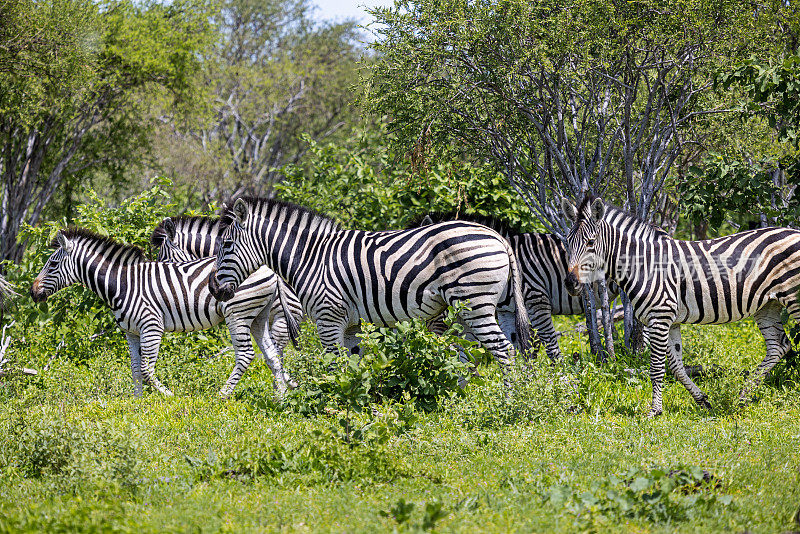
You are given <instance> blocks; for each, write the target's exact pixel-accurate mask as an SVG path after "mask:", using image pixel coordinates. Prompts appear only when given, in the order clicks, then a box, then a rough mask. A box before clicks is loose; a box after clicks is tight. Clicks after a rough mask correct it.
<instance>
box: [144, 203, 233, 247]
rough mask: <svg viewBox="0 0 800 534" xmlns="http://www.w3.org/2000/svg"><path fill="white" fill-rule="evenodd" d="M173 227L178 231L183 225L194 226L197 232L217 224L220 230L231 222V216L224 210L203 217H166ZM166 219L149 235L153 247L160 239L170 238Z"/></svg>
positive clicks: (204, 230) (206, 230)
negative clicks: (217, 213) (218, 214)
mask: <svg viewBox="0 0 800 534" xmlns="http://www.w3.org/2000/svg"><path fill="white" fill-rule="evenodd" d="M168 219H170V220H171V221H172V224H173V225H174V227H175V232H176V233H180V232H181V229H182V228H184V227H194V228H196V229H197V230H196V231H198V232H208V233H210V232H211V230H212V228H214V226H216V225H217V224H218V225H219V228H220V230H222V229H223V228H224V227H226V226H228V225H230V223H231V222H232V219H231V216H230V215H229V214H228V213H227V211H226V212H223V214H222V215H221V216H219V217H204V216H201V215H178V216H176V217H168ZM166 225H167V219H164V220H163V221H161V222H160V223H158V226H156V227H155V229H154V230H153V233H152V234H151V235H150V244H151V245H152V246H154V247H158V246H161V240H163V239H165V238H166V239H171V236H170V235H169V232H168V230H167V229H166Z"/></svg>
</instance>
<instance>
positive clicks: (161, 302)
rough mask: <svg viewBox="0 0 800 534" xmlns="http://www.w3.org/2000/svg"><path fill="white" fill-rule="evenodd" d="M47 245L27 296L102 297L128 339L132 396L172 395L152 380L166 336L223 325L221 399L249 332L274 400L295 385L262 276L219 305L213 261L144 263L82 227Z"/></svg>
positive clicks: (239, 367)
mask: <svg viewBox="0 0 800 534" xmlns="http://www.w3.org/2000/svg"><path fill="white" fill-rule="evenodd" d="M51 246H52V247H53V248H54V249H55V250H54V251H53V253H52V254H51V255H50V257H49V258H48V259H47V261H46V262H45V265H44V267H43V268H42V270H41V272H40V273H39V275H38V276H37V277H36V279H35V280H34V282H33V285H32V286H31V297H32V298H33V300H34V301H35V302H42V301H44V300H46V299H47V298H48V297H49V296H50V295H52V294H54V293H56V292H57V291H60V290H61V289H64V288H65V287H67V286H69V285H71V284H74V283H78V282H80V283H83V284H84V285H86V286H87V287H88V288H89V289H90V290H91V291H93V292H94V293H95V294H96V295H97V296H98V297H100V299H101V300H102V301H103V302H104V303H105V304H106V305H108V306H109V307H110V308H111V310H112V312H113V313H114V318H115V319H116V322H117V325H118V326H119V327H120V329H121V330H122V331H123V332H124V333H125V335H126V337H127V340H128V348H129V349H130V354H131V372H132V375H133V382H134V394H135V395H136V396H139V395H141V394H142V383H143V382H144V383H146V384H150V385H152V386H153V387H154V388H155V389H156V390H158V391H159V392H161V393H162V394H164V395H168V396H171V395H172V392H171V391H170V390H169V389H167V388H166V387H165V386H164V385H163V384H162V383H161V382H160V381H159V380H158V378H157V377H156V374H155V365H156V360H157V358H158V350H159V346H160V344H161V338H162V336H163V334H164V332H165V331H167V332H191V331H196V330H205V329H207V328H211V327H213V326H216V325H218V324H219V323H221V322H222V321H223V320H224V321H225V322H226V323H227V325H228V328H229V330H230V333H231V340H232V341H233V347H234V351H235V353H236V364H235V366H234V369H233V371H232V372H231V375H230V377H229V378H228V380H227V382H226V383H225V385H224V386H223V387H222V389H221V390H220V395H221V396H222V397H227V396H228V395H230V394H231V393H232V392H233V389H234V387H235V386H236V384H237V383H238V382H239V379H240V378H241V376H242V374H243V373H244V372H245V371H246V370H247V367H248V366H249V365H250V362H251V361H252V359H253V357H254V356H255V352H254V350H253V345H252V343H251V342H250V335H251V333H252V335H253V337H254V338H255V340H256V344H257V345H258V346H259V348H260V349H261V351H262V352H263V353H264V354H269V358H268V360H267V361H268V363H269V364H270V367H271V369H272V373H273V375H274V378H275V387H276V389H277V390H278V394H279V395H281V396H283V394H284V392H285V391H286V386H287V384H288V385H293V381H292V379H291V376H289V374H288V373H287V372H286V371H285V370H284V369H283V365H282V363H281V360H280V357H279V355H278V353H277V351H276V350H275V347H274V346H273V344H272V340H271V339H270V336H269V335H268V330H267V327H266V319H267V313H268V311H269V309H270V307H271V304H272V301H273V300H274V298H275V291H274V289H272V290H270V288H271V286H270V285H269V283H268V282H265V280H264V279H263V278H261V274H260V273H254V274H253V276H250V277H249V278H247V280H245V281H244V283H243V284H242V285H241V287H240V288H239V290H238V291H237V293H236V295H235V296H234V297H233V298H232V299H230V300H228V301H227V302H224V303H223V302H218V301H217V300H216V299H215V298H214V297H213V296H212V295H211V292H210V291H209V288H208V277H209V275H210V274H211V272H212V271H213V270H214V268H215V265H214V264H215V262H216V260H215V258H203V259H199V260H194V261H190V262H181V263H166V262H157V261H155V262H154V261H148V260H147V258H145V256H144V252H143V251H142V249H141V248H139V247H136V246H132V245H124V244H122V243H119V242H117V241H114V240H113V239H111V238H109V237H105V236H101V235H99V234H96V233H94V232H91V231H89V230H86V229H83V228H67V229H63V230H60V231H59V232H58V234H57V235H56V237H55V239H54V240H53V242H52V244H51ZM272 285H274V282H273V284H272Z"/></svg>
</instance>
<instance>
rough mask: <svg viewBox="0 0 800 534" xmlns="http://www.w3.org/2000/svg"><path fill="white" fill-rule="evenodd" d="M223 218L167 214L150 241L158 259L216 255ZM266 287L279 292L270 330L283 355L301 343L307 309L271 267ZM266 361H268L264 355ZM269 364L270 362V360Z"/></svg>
mask: <svg viewBox="0 0 800 534" xmlns="http://www.w3.org/2000/svg"><path fill="white" fill-rule="evenodd" d="M219 228H220V219H219V218H211V217H174V218H173V217H167V218H165V219H164V220H162V221H161V222H160V223H159V224H158V226H156V228H155V229H154V230H153V233H152V235H151V236H150V244H151V246H153V247H154V248H156V249H157V250H158V256H157V258H156V259H157V260H158V261H171V262H181V261H191V260H196V259H200V258H208V257H212V256H215V255H216V253H217V238H218V237H219ZM259 276H260V279H262V280H263V281H264V284H265V287H268V288H270V289H271V290H274V291H276V292H277V295H276V296H275V299H274V302H273V304H272V307H271V308H270V311H269V317H268V324H269V330H268V331H267V332H265V335H266V334H269V335H270V336H271V337H272V340H273V342H274V345H275V348H276V349H277V350H278V353H279V354H280V355H281V356H282V355H283V350H284V349H285V348H286V345H288V344H289V341H291V342H292V343H293V344H294V345H295V346H297V337H298V335H299V333H300V328H299V324H300V322H302V320H303V309H302V306H301V305H300V299H298V298H297V295H295V293H294V291H292V290H291V289H290V288H289V287H288V286H287V285H286V283H285V282H284V281H283V280H281V279H280V277H278V276H277V275H276V274H275V273H274V272H273V271H271V270H270V269H269V268H267V267H262V268H261V269H260V270H259ZM264 360H265V361H267V360H268V356H267V354H264ZM267 363H269V362H267Z"/></svg>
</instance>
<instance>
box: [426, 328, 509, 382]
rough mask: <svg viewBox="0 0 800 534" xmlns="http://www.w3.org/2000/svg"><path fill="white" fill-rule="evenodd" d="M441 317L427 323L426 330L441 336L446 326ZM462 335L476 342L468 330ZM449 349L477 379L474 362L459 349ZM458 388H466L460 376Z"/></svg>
mask: <svg viewBox="0 0 800 534" xmlns="http://www.w3.org/2000/svg"><path fill="white" fill-rule="evenodd" d="M443 317H444V316H443V315H438V316H436V317H434V318H433V319H431V320H430V321H428V330H430V331H431V332H432V333H434V334H436V335H437V336H442V335H444V333H445V332H446V331H447V325H446V324H444V319H443ZM512 321H513V316H512ZM462 334H463V335H462V337H463V338H464V339H466V340H468V341H477V340H476V339H475V336H473V335H472V333H471V332H470V331H469V329H465V330H464V332H463V333H462ZM450 347H451V348H454V349H455V350H456V351H457V352H458V361H460V362H461V363H463V364H464V365H466V366H467V368H468V369H469V372H470V373H471V374H472V376H477V377H480V376H481V374H480V373H479V372H478V366H477V365H476V364H475V362H474V361H472V359H471V358H470V357H469V356H467V353H466V352H464V350H463V349H462V348H461V347H454V346H453V345H450ZM458 387H460V388H461V389H464V388H465V387H467V379H466V378H465V377H463V376H461V375H459V377H458Z"/></svg>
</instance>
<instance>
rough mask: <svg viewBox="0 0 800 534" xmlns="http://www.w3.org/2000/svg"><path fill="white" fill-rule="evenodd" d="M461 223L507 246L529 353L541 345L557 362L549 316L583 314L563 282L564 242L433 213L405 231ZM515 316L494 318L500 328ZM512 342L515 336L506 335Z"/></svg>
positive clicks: (476, 218) (495, 222)
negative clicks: (483, 229) (517, 275)
mask: <svg viewBox="0 0 800 534" xmlns="http://www.w3.org/2000/svg"><path fill="white" fill-rule="evenodd" d="M454 220H465V221H471V222H476V223H479V224H482V225H484V226H488V227H489V228H493V229H495V230H497V232H498V233H499V234H501V235H502V236H504V237H505V238H506V239H507V240H508V242H509V243H510V244H511V250H513V251H514V255H515V256H516V258H517V264H518V265H519V270H520V272H521V273H522V294H523V297H524V299H525V309H526V310H527V311H528V318H529V319H530V322H531V327H532V329H533V331H534V332H535V333H536V336H534V342H533V348H532V352H533V353H534V354H535V353H536V352H538V350H539V346H540V344H544V347H545V352H546V353H547V356H548V357H549V358H550V359H551V360H552V361H556V360H560V359H561V357H562V355H561V349H560V348H559V346H558V334H557V333H556V329H555V327H554V326H553V315H576V314H585V308H584V304H583V299H582V298H581V297H580V296H574V295H571V294H570V293H569V292H568V291H567V290H566V286H565V285H564V282H565V280H566V278H567V249H566V246H565V245H564V242H563V241H562V240H561V239H560V238H559V237H558V236H556V235H554V234H548V233H535V232H530V233H528V232H522V231H521V230H519V228H515V227H514V226H512V225H511V224H509V223H507V222H505V221H502V220H499V219H498V218H496V217H486V216H482V215H477V214H464V213H454V212H449V213H448V212H444V213H440V212H436V213H431V214H428V215H425V216H424V217H422V218H421V219H414V220H412V221H411V222H410V223H409V224H408V226H407V227H408V228H414V227H419V226H424V225H428V224H433V223H434V222H441V221H454ZM608 291H609V300H613V299H614V298H616V296H617V291H615V286H614V284H611V285H610V287H609V288H608ZM514 313H515V311H514V308H513V307H501V308H498V310H497V314H498V318H499V322H500V325H501V326H504V325H509V326H511V325H513V322H512V321H508V320H507V319H505V318H504V317H503V316H505V315H509V314H510V315H512V316H513V314H514ZM506 336H507V337H509V339H511V340H512V341H514V338H515V337H516V332H514V331H513V330H512V331H506Z"/></svg>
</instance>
